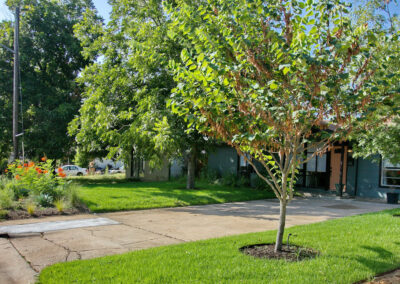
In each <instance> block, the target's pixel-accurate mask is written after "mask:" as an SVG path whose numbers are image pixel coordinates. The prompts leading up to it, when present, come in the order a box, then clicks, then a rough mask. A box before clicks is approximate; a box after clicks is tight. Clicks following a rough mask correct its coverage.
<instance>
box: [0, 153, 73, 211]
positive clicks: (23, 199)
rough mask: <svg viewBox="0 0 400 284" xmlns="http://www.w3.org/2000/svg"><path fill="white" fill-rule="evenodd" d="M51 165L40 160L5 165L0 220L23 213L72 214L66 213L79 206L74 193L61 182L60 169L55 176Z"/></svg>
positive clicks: (64, 175) (64, 182)
mask: <svg viewBox="0 0 400 284" xmlns="http://www.w3.org/2000/svg"><path fill="white" fill-rule="evenodd" d="M52 163H53V161H52V160H48V159H46V158H42V159H41V161H40V162H38V163H34V162H33V161H30V162H21V161H17V162H15V163H13V164H10V165H8V167H7V169H6V170H5V171H4V175H3V176H2V177H1V178H0V218H1V217H3V218H4V217H5V218H7V217H11V218H13V217H12V216H18V215H21V216H26V213H27V214H28V215H30V216H41V215H43V214H41V213H42V212H59V213H60V212H64V211H65V212H75V211H74V210H72V211H71V210H70V209H72V208H74V207H76V206H77V205H78V203H79V200H78V197H77V194H76V190H75V188H74V186H73V185H72V184H71V182H70V181H67V180H66V179H65V177H66V174H65V173H64V172H63V169H62V168H59V169H58V173H56V171H55V170H54V167H53V166H52ZM49 208H55V210H49ZM11 211H12V212H11ZM16 212H21V213H20V214H15V213H16ZM23 212H26V213H23Z"/></svg>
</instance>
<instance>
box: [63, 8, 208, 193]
mask: <svg viewBox="0 0 400 284" xmlns="http://www.w3.org/2000/svg"><path fill="white" fill-rule="evenodd" d="M111 4H112V8H113V10H112V14H111V22H110V23H109V24H108V25H107V26H102V25H99V24H93V20H92V17H93V15H87V17H85V18H84V20H83V21H82V22H81V23H80V24H79V25H77V26H76V34H77V35H78V37H79V38H80V39H81V42H82V43H83V45H84V46H85V45H86V46H85V48H84V54H85V55H86V56H87V57H88V58H91V57H93V56H97V58H98V60H97V61H96V62H95V63H93V64H92V65H90V66H88V67H87V68H86V69H85V70H84V71H83V72H82V76H81V78H80V79H79V81H80V82H81V83H83V84H84V85H85V92H84V102H83V104H82V106H81V109H80V111H79V116H77V117H76V118H75V119H74V120H73V122H72V123H71V125H70V132H71V133H72V134H76V138H77V141H78V143H79V146H80V147H81V149H82V150H83V151H85V152H93V151H98V150H102V149H105V150H106V151H107V152H108V154H109V156H110V157H113V156H120V157H121V158H124V159H125V160H127V159H128V157H129V156H131V155H132V156H133V157H135V158H143V159H146V160H150V161H152V162H153V165H156V164H160V163H159V161H160V159H163V158H165V157H170V156H178V155H181V156H182V155H183V156H186V151H187V152H188V153H191V156H196V155H198V152H199V151H201V150H202V149H204V146H205V145H206V144H207V141H206V140H204V138H203V136H202V135H199V134H198V132H197V131H196V130H195V129H194V128H192V129H191V130H192V131H189V132H188V131H187V130H188V127H187V125H186V123H184V119H183V118H181V117H179V116H177V115H176V114H173V113H172V112H171V110H170V109H169V108H167V105H166V104H167V100H168V99H169V98H170V95H171V89H173V88H174V87H175V82H174V79H173V74H172V72H171V71H170V70H169V68H168V62H169V60H171V59H174V60H176V59H177V58H179V56H180V50H181V46H180V45H179V44H178V43H177V42H175V41H173V40H171V39H170V38H169V37H168V36H167V32H168V22H169V19H168V17H167V16H166V14H165V13H164V10H163V7H162V1H156V0H154V1H134V2H129V3H128V2H126V1H113V2H112V3H111ZM96 34H97V35H96ZM92 38H95V40H94V41H93V42H91V41H92ZM189 130H190V129H189ZM193 186H194V185H191V186H189V187H193Z"/></svg>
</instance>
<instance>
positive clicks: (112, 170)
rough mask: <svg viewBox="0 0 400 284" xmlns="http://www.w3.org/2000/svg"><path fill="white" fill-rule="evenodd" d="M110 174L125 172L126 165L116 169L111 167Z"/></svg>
mask: <svg viewBox="0 0 400 284" xmlns="http://www.w3.org/2000/svg"><path fill="white" fill-rule="evenodd" d="M109 172H110V174H118V173H123V172H124V166H122V167H119V168H116V169H111V170H110V171H109Z"/></svg>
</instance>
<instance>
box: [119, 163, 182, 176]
mask: <svg viewBox="0 0 400 284" xmlns="http://www.w3.org/2000/svg"><path fill="white" fill-rule="evenodd" d="M183 168H184V165H183V162H182V161H181V160H179V159H174V160H172V161H169V160H168V159H164V160H163V161H162V162H161V164H160V165H158V166H157V167H152V165H151V164H150V162H149V161H145V160H143V159H130V160H129V162H128V163H127V167H126V169H125V176H126V178H136V179H140V180H142V181H168V180H170V179H171V178H176V177H180V176H182V175H183Z"/></svg>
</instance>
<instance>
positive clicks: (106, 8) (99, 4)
mask: <svg viewBox="0 0 400 284" xmlns="http://www.w3.org/2000/svg"><path fill="white" fill-rule="evenodd" d="M92 1H93V3H94V5H95V7H96V8H97V11H98V12H99V14H100V15H101V16H102V17H103V18H104V20H105V21H106V23H107V22H108V21H109V19H110V17H109V15H110V12H111V6H110V5H109V4H108V1H107V0H92ZM350 1H351V0H350ZM382 1H383V0H382ZM5 2H6V0H0V21H1V20H4V19H8V20H12V19H13V14H12V13H11V12H10V11H9V10H8V8H7V6H6V5H5ZM392 8H393V10H392V12H393V13H396V14H400V5H399V4H397V5H394V4H393V5H392Z"/></svg>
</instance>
